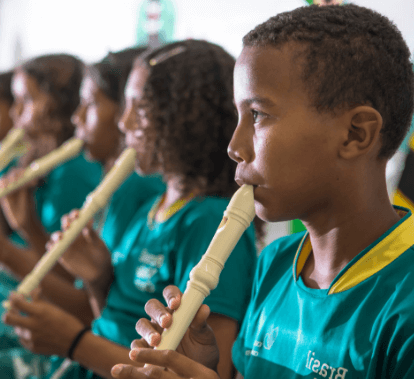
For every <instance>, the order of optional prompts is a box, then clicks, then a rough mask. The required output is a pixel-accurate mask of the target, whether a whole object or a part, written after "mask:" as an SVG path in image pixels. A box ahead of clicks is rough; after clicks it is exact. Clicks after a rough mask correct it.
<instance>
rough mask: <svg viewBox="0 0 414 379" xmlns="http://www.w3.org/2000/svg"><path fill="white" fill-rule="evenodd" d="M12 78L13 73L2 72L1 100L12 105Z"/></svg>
mask: <svg viewBox="0 0 414 379" xmlns="http://www.w3.org/2000/svg"><path fill="white" fill-rule="evenodd" d="M12 76H13V71H7V72H2V73H1V74H0V99H1V100H6V101H7V102H9V103H10V104H12V103H13V101H14V98H13V94H12V91H11V80H12Z"/></svg>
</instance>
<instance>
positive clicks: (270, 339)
mask: <svg viewBox="0 0 414 379" xmlns="http://www.w3.org/2000/svg"><path fill="white" fill-rule="evenodd" d="M278 333H279V327H276V328H271V329H270V331H269V332H268V333H266V335H265V338H264V339H263V342H261V341H257V340H256V341H254V344H253V349H252V350H246V355H253V356H254V357H257V356H258V355H259V349H261V348H262V347H264V348H265V349H266V350H270V349H271V348H272V346H273V344H274V343H275V341H276V337H277V335H278Z"/></svg>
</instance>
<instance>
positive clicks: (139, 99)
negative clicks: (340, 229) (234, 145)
mask: <svg viewBox="0 0 414 379" xmlns="http://www.w3.org/2000/svg"><path fill="white" fill-rule="evenodd" d="M233 68H234V59H233V58H232V57H231V56H230V55H229V54H228V53H226V52H225V51H224V50H223V49H222V48H220V47H219V46H216V45H213V44H210V43H208V42H205V41H194V40H190V41H182V42H178V43H175V44H171V45H168V46H165V47H162V48H160V49H158V50H155V51H149V52H147V53H145V54H143V55H142V56H140V57H139V59H138V61H137V63H136V65H135V66H134V69H133V70H132V72H131V75H130V77H129V80H128V84H127V87H126V90H125V93H126V109H125V111H124V114H123V116H122V118H121V121H120V124H119V127H120V129H121V131H122V132H124V133H125V135H126V143H127V145H128V146H129V147H133V148H134V149H135V150H136V152H137V160H136V170H137V172H139V173H140V174H143V175H149V174H154V173H160V174H162V176H163V178H164V181H165V183H166V186H167V188H166V192H165V193H164V194H163V196H155V197H152V198H151V199H148V200H147V201H145V202H144V203H143V204H142V205H140V206H139V208H138V209H137V210H136V213H135V215H134V217H133V219H132V221H131V222H130V224H129V226H128V227H127V229H126V231H125V234H124V236H123V238H122V240H121V242H120V243H119V244H117V246H115V247H114V252H113V253H112V263H113V275H114V277H113V281H112V283H110V284H111V285H110V291H109V294H108V296H107V300H106V305H105V307H104V308H103V309H102V311H101V314H100V317H99V318H97V319H96V320H95V321H94V323H93V325H92V332H89V331H87V329H85V327H84V324H83V325H82V322H80V321H79V319H77V318H74V317H73V316H71V315H69V314H68V313H64V312H63V311H61V310H60V309H57V308H55V307H52V306H51V304H47V303H45V302H44V301H41V300H36V299H35V301H33V302H32V303H28V302H26V301H25V300H24V299H22V298H20V297H12V298H11V303H12V305H13V309H14V311H12V312H9V313H8V314H7V315H6V321H7V322H8V323H9V324H11V325H14V326H17V327H19V328H22V329H23V330H25V331H24V332H22V341H23V342H24V343H25V345H26V346H30V348H31V349H32V350H34V351H37V352H39V353H48V354H52V353H54V354H58V355H60V356H61V357H65V356H67V355H68V350H70V352H71V354H69V355H70V357H71V358H72V359H73V360H75V361H77V362H79V365H75V364H73V365H71V366H70V367H69V369H68V371H66V372H64V373H63V368H64V367H65V366H61V368H62V377H63V378H85V377H89V376H92V371H93V372H95V373H96V374H97V375H100V376H104V377H110V369H111V367H112V366H113V365H114V364H115V363H116V362H118V361H119V360H121V361H123V362H125V363H127V362H128V361H129V359H128V352H129V346H130V342H131V341H132V339H133V338H134V334H135V333H134V326H135V323H136V320H137V318H139V317H142V316H144V315H145V311H144V309H145V307H147V306H148V304H147V302H148V300H149V299H151V298H152V297H154V296H156V297H157V298H158V299H161V298H162V291H163V288H164V287H165V285H166V284H167V283H175V284H176V285H178V286H179V287H180V288H184V287H185V284H186V282H187V280H188V275H189V272H190V271H191V269H192V267H193V266H194V264H195V262H197V261H198V260H199V259H200V258H201V256H202V254H204V252H205V251H206V249H207V247H208V245H209V243H210V241H211V239H212V237H213V235H214V233H215V231H216V229H217V227H218V225H219V223H220V221H221V219H222V216H223V212H224V210H225V208H226V206H227V204H228V197H229V196H230V195H231V194H232V193H234V190H235V187H237V185H235V183H234V181H233V177H234V169H235V165H234V164H233V162H231V161H230V160H227V159H224V158H225V157H226V149H225V147H226V146H227V145H228V143H229V141H230V138H231V135H232V133H233V131H234V128H235V125H236V116H235V113H234V106H233V96H232V84H233V79H232V74H233ZM212 160H213V162H214V164H212V163H211V162H212ZM69 253H71V252H69ZM108 253H109V252H108ZM108 253H107V254H108ZM102 254H103V253H102ZM255 257H256V250H255V238H254V229H253V228H252V227H251V228H249V229H248V231H247V233H246V234H245V235H244V236H243V237H242V239H241V240H240V241H239V243H238V245H237V246H236V248H235V254H234V255H233V256H232V257H230V260H229V262H228V265H227V266H226V269H224V271H223V272H222V275H221V277H222V279H223V280H222V281H221V283H220V284H219V286H218V287H217V288H216V289H215V290H214V291H213V292H212V295H211V296H210V297H209V305H210V307H211V310H212V313H211V315H210V316H209V322H210V324H211V325H212V329H213V331H214V334H215V337H216V338H217V341H218V345H219V348H220V352H221V356H220V364H219V371H220V373H221V375H222V376H223V377H230V376H231V370H232V366H231V359H230V350H231V344H232V343H233V341H234V338H235V336H236V333H237V329H238V324H239V323H240V322H241V320H242V318H243V314H244V310H245V305H246V304H247V302H248V298H249V287H250V283H251V273H252V270H253V268H254V264H255ZM69 258H70V257H67V256H65V257H64V260H65V261H66V262H67V263H69ZM73 264H76V260H74V262H73ZM98 271H99V270H98ZM102 277H105V278H107V281H106V283H105V282H102V281H101V282H100V283H99V285H93V287H94V288H93V290H94V293H95V294H96V293H98V292H99V291H100V292H101V294H103V293H104V292H105V290H106V288H108V282H109V281H110V277H109V276H108V275H106V274H105V273H102V274H101V275H96V278H102ZM90 284H91V283H88V282H87V283H85V285H86V286H90ZM92 284H93V283H92ZM101 297H103V296H102V295H101ZM146 304H147V305H146ZM16 311H23V312H24V313H26V314H27V315H28V316H27V317H23V316H20V315H18V314H17V313H16ZM39 312H40V313H41V314H42V315H44V317H43V318H39V317H38V315H39ZM137 316H138V317H137ZM147 321H148V320H147ZM148 322H149V321H148ZM62 325H65V327H64V330H62V329H61V326H62ZM27 336H29V338H28V337H27ZM30 336H34V337H33V339H31V338H30ZM55 336H59V337H58V338H55ZM76 336H81V339H78V338H76ZM74 341H75V342H74ZM186 349H192V346H191V345H188V346H186ZM205 358H206V359H209V356H208V355H205ZM60 361H61V360H60ZM57 367H58V366H53V367H52V369H51V371H50V374H51V375H52V374H53V373H56V372H58V371H56V368H57Z"/></svg>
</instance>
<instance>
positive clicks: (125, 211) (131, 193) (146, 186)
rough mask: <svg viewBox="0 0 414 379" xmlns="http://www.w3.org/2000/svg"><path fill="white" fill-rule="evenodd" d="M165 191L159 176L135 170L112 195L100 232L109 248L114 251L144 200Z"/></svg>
mask: <svg viewBox="0 0 414 379" xmlns="http://www.w3.org/2000/svg"><path fill="white" fill-rule="evenodd" d="M164 191H165V184H164V182H163V181H162V179H161V177H159V176H140V175H138V174H137V173H135V172H133V173H132V175H130V176H129V177H128V179H127V180H125V182H124V183H122V185H121V186H120V187H119V188H118V190H117V191H116V192H115V193H114V195H113V196H112V198H111V200H110V202H109V206H108V209H107V210H106V215H105V216H104V225H103V228H102V231H101V233H100V235H101V238H102V240H103V241H104V242H105V244H106V246H107V247H108V250H109V251H110V252H113V251H114V249H115V247H116V246H117V245H118V244H119V242H120V241H121V238H122V236H123V235H124V233H125V230H126V229H127V226H128V224H129V223H130V221H131V219H132V217H134V214H135V213H136V212H137V209H138V208H139V207H140V206H141V205H142V203H143V202H145V201H146V200H148V199H149V198H150V197H153V196H155V195H158V194H161V193H162V192H164Z"/></svg>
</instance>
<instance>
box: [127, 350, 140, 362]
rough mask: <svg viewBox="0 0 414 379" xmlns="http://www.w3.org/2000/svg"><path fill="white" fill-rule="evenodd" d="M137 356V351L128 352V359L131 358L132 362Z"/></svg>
mask: <svg viewBox="0 0 414 379" xmlns="http://www.w3.org/2000/svg"><path fill="white" fill-rule="evenodd" d="M137 355H138V351H136V350H135V349H132V350H131V351H130V352H129V358H131V359H132V360H134V359H135V358H136V357H137Z"/></svg>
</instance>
